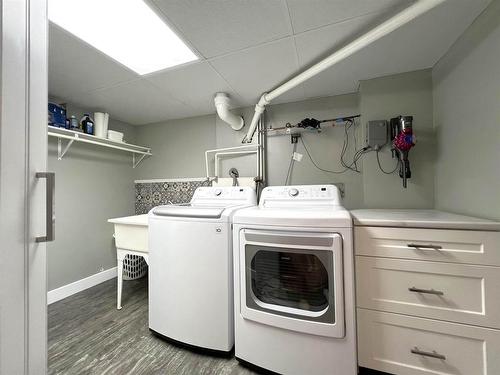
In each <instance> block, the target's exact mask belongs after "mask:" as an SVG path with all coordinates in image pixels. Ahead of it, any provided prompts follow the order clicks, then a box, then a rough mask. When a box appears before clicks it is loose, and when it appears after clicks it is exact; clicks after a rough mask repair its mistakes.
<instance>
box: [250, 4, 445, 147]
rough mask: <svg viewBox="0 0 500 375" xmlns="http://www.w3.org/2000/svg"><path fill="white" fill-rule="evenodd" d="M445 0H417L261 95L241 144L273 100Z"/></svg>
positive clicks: (253, 129)
mask: <svg viewBox="0 0 500 375" xmlns="http://www.w3.org/2000/svg"><path fill="white" fill-rule="evenodd" d="M445 1H446V0H418V1H417V2H416V3H414V4H412V5H410V6H409V7H407V8H406V9H404V10H402V11H401V12H399V13H398V14H396V15H395V16H394V17H392V18H389V19H388V20H387V21H385V22H383V23H381V24H380V25H378V26H376V27H375V28H373V29H371V30H370V31H368V32H367V33H366V34H364V35H361V36H360V37H359V38H357V39H355V40H353V41H352V42H351V43H349V44H347V45H346V46H344V47H342V48H340V49H339V50H337V51H335V52H334V53H333V54H331V55H330V56H328V57H327V58H325V59H323V60H321V61H320V62H319V63H317V64H314V65H313V66H311V67H310V68H309V69H306V70H304V71H303V72H302V73H300V74H299V75H297V76H295V77H294V78H292V79H291V80H289V81H287V82H285V83H283V84H282V85H281V86H279V87H277V88H275V89H274V90H272V91H270V92H266V93H264V94H262V96H261V98H260V100H259V102H258V103H257V105H256V106H255V113H254V115H253V118H252V122H251V123H250V127H249V128H248V131H247V134H246V136H245V138H243V141H242V143H252V137H253V134H254V132H255V129H256V128H257V124H258V123H259V118H260V116H261V115H262V113H263V112H264V109H265V108H266V105H268V104H269V103H270V102H271V101H272V100H273V99H275V98H277V97H278V96H280V95H282V94H284V93H285V92H287V91H288V90H291V89H293V88H294V87H296V86H298V85H300V84H301V83H303V82H305V81H307V80H308V79H309V78H312V77H314V76H315V75H317V74H319V73H321V72H322V71H324V70H326V69H328V68H330V67H332V66H333V65H335V64H337V63H339V62H340V61H342V60H344V59H346V58H347V57H349V56H351V55H353V54H354V53H356V52H358V51H359V50H361V49H363V48H365V47H366V46H368V45H370V44H371V43H373V42H375V41H376V40H378V39H380V38H382V37H384V36H385V35H387V34H390V33H392V32H393V31H394V30H396V29H398V28H400V27H401V26H403V25H405V24H407V23H408V22H410V21H412V20H413V19H415V18H417V17H418V16H420V15H422V14H424V13H425V12H427V11H429V10H431V9H432V8H434V7H436V6H438V5H439V4H441V3H443V2H445Z"/></svg>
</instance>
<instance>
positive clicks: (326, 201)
mask: <svg viewBox="0 0 500 375" xmlns="http://www.w3.org/2000/svg"><path fill="white" fill-rule="evenodd" d="M298 205H308V206H314V207H318V206H325V207H328V206H339V205H341V202H340V195H339V190H338V188H337V187H336V186H334V185H295V186H270V187H266V188H265V189H264V190H263V191H262V195H261V198H260V203H259V206H261V207H279V206H283V207H288V206H290V207H297V206H298Z"/></svg>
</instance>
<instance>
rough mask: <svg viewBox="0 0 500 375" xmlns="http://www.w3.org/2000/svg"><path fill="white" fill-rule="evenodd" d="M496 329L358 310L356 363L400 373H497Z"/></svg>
mask: <svg viewBox="0 0 500 375" xmlns="http://www.w3.org/2000/svg"><path fill="white" fill-rule="evenodd" d="M499 351H500V331H497V330H493V329H488V328H479V327H472V326H467V325H462V324H456V323H448V322H441V321H435V320H430V319H423V318H415V317H408V316H404V315H398V314H390V313H382V312H375V311H370V310H365V309H358V361H359V365H360V366H363V367H367V368H371V369H375V370H379V371H385V372H389V373H391V374H398V375H424V374H425V375H430V374H433V375H436V374H440V375H445V374H450V375H452V374H453V375H459V374H460V375H492V374H499V373H500V356H499V355H498V353H499Z"/></svg>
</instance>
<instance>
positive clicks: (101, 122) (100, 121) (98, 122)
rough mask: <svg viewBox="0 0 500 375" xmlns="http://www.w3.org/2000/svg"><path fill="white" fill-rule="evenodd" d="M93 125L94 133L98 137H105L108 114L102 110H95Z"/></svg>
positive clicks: (106, 134)
mask: <svg viewBox="0 0 500 375" xmlns="http://www.w3.org/2000/svg"><path fill="white" fill-rule="evenodd" d="M94 121H95V123H94V127H95V133H94V135H95V136H96V137H99V138H107V136H108V121H109V114H108V113H104V112H95V113H94Z"/></svg>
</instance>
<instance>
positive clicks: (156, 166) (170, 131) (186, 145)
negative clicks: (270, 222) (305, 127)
mask: <svg viewBox="0 0 500 375" xmlns="http://www.w3.org/2000/svg"><path fill="white" fill-rule="evenodd" d="M234 113H238V114H241V115H243V117H244V118H245V122H246V124H249V123H250V121H251V118H252V115H253V108H242V109H236V110H234ZM358 113H359V108H358V97H357V95H356V94H350V95H342V96H336V97H329V98H321V99H313V100H307V101H303V102H298V103H287V104H279V105H272V106H269V107H268V111H267V113H266V123H267V125H268V126H269V125H272V126H273V127H280V126H284V125H285V124H286V123H287V122H290V123H292V124H295V123H297V122H299V121H300V120H302V119H304V118H305V117H315V118H317V119H326V118H332V117H339V116H348V115H354V114H358ZM324 129H325V130H324V132H323V133H321V134H316V133H308V134H305V135H304V138H305V142H306V144H307V145H308V147H309V148H310V151H311V153H312V154H313V157H314V158H315V161H316V162H317V163H318V164H319V165H320V166H321V167H323V168H326V169H334V170H341V169H342V168H341V167H340V164H339V162H338V156H339V154H340V149H341V146H342V141H343V134H344V128H343V126H338V127H335V128H332V127H331V126H328V125H325V126H324ZM245 131H246V127H245V128H244V129H243V130H242V131H240V132H235V131H233V130H232V129H231V128H230V126H229V125H227V124H225V123H224V122H222V121H221V120H220V119H219V118H216V116H215V115H211V116H203V117H194V118H190V119H184V120H177V121H168V122H166V123H161V124H153V125H143V126H140V127H138V128H137V142H138V143H139V144H147V145H149V146H151V147H152V149H153V154H154V155H153V157H151V158H149V159H147V160H145V161H144V164H143V165H142V166H141V167H140V168H138V169H137V174H136V178H137V179H154V178H177V177H201V176H204V175H205V151H206V150H207V149H213V148H221V147H232V146H240V145H241V140H242V138H243V136H244V134H245ZM358 138H359V137H358ZM256 141H257V137H254V142H256ZM268 150H269V151H268V183H269V184H271V185H279V184H284V182H285V177H286V173H287V169H288V165H289V163H290V156H291V150H292V145H291V143H290V137H289V136H274V137H269V138H268ZM297 152H299V153H302V154H303V155H304V157H303V160H302V161H301V162H297V163H295V166H294V168H293V171H292V177H291V183H293V184H311V183H331V182H343V183H344V184H345V187H346V197H345V202H344V204H345V205H346V206H347V207H349V208H354V207H360V206H361V205H362V178H361V174H359V173H355V172H351V171H348V172H346V173H343V174H329V173H324V172H321V171H318V170H317V169H315V168H314V166H313V165H312V164H311V162H310V160H309V159H308V157H307V155H306V153H305V151H304V149H303V146H302V145H301V144H300V143H299V145H298V146H297ZM352 153H353V152H352V149H351V152H350V154H351V155H352ZM255 161H256V160H255V157H254V156H245V157H241V156H240V157H233V158H228V159H227V160H225V161H224V162H222V163H221V165H220V168H221V171H222V174H223V176H227V172H228V170H229V168H231V167H236V168H237V169H238V170H239V172H240V176H251V177H254V176H256V174H257V173H256V163H255ZM210 167H211V168H212V170H213V163H211V164H210Z"/></svg>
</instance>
